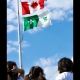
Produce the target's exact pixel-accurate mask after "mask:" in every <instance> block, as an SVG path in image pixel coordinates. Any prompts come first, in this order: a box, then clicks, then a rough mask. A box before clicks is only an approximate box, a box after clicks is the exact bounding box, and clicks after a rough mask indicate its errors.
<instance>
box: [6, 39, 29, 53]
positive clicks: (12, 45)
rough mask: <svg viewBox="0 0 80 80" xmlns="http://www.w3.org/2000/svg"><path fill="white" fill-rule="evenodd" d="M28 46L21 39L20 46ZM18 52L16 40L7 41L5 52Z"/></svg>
mask: <svg viewBox="0 0 80 80" xmlns="http://www.w3.org/2000/svg"><path fill="white" fill-rule="evenodd" d="M28 46H30V45H29V44H28V43H27V42H26V41H23V42H22V45H21V47H22V48H23V47H24V48H25V47H28ZM13 51H14V52H18V41H11V40H9V41H7V53H11V52H13Z"/></svg>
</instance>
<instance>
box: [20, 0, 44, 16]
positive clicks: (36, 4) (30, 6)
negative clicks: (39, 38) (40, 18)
mask: <svg viewBox="0 0 80 80" xmlns="http://www.w3.org/2000/svg"><path fill="white" fill-rule="evenodd" d="M21 6H22V15H25V14H31V13H33V12H35V11H37V10H39V9H43V8H44V0H39V1H32V2H31V3H28V2H21Z"/></svg>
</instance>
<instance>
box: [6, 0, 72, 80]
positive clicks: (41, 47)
mask: <svg viewBox="0 0 80 80" xmlns="http://www.w3.org/2000/svg"><path fill="white" fill-rule="evenodd" d="M25 1H26V0H25ZM52 1H53V3H52ZM45 5H46V6H45V7H46V8H47V9H49V10H50V18H51V22H52V25H49V26H47V27H45V28H34V29H33V30H29V31H26V32H24V33H23V24H22V15H21V8H20V23H21V26H20V27H21V36H22V34H24V37H23V41H22V62H23V69H24V70H25V74H27V73H28V71H29V69H30V67H31V66H33V65H39V66H41V67H42V68H43V69H44V72H45V74H46V77H47V79H49V80H54V79H55V78H56V76H57V75H58V71H57V62H58V60H59V59H60V58H62V57H69V58H70V59H72V58H73V0H47V1H46V2H45ZM20 7H21V6H20ZM7 60H12V61H15V62H16V63H17V65H18V67H19V54H18V25H17V2H16V0H7Z"/></svg>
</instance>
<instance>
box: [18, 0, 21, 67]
mask: <svg viewBox="0 0 80 80" xmlns="http://www.w3.org/2000/svg"><path fill="white" fill-rule="evenodd" d="M17 5H18V42H19V64H20V68H22V53H21V38H20V37H21V36H20V16H19V0H17Z"/></svg>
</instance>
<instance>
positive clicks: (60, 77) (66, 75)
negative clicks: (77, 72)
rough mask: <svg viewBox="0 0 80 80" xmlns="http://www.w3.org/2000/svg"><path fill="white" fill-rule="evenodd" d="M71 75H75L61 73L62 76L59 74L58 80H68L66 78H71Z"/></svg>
mask: <svg viewBox="0 0 80 80" xmlns="http://www.w3.org/2000/svg"><path fill="white" fill-rule="evenodd" d="M71 74H73V73H71V72H63V73H61V74H59V75H58V76H57V78H56V80H63V79H65V80H66V78H67V77H68V76H70V75H71Z"/></svg>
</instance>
